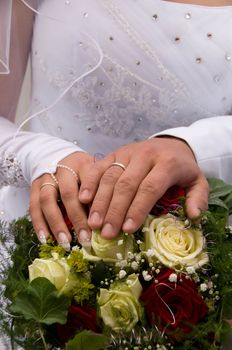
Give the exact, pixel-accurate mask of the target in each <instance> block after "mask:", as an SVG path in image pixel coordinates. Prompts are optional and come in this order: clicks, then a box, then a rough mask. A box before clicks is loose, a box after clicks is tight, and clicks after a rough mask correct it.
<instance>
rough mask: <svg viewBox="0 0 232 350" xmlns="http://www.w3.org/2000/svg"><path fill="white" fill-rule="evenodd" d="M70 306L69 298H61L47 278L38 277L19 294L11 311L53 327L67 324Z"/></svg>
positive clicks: (62, 296)
mask: <svg viewBox="0 0 232 350" xmlns="http://www.w3.org/2000/svg"><path fill="white" fill-rule="evenodd" d="M69 305H70V300H69V298H68V297H66V296H64V295H61V296H59V294H58V292H57V289H56V288H55V286H54V285H53V284H52V283H51V282H50V281H49V280H48V279H47V278H44V277H38V278H36V279H34V280H33V281H32V282H31V283H30V284H29V285H28V286H27V288H25V290H24V291H22V292H20V293H19V294H18V296H17V297H16V299H15V301H14V302H13V303H12V305H11V307H10V309H11V311H12V312H15V313H17V314H21V315H23V316H24V318H25V319H26V320H35V321H37V322H39V323H45V324H47V325H51V324H52V323H56V322H57V323H61V324H65V323H66V321H67V314H68V308H69Z"/></svg>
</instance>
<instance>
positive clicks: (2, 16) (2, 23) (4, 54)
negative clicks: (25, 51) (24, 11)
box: [0, 0, 12, 74]
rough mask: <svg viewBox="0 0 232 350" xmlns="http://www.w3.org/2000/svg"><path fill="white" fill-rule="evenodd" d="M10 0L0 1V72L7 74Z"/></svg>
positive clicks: (8, 70)
mask: <svg viewBox="0 0 232 350" xmlns="http://www.w3.org/2000/svg"><path fill="white" fill-rule="evenodd" d="M11 10H12V0H1V2H0V74H9V72H10V68H9V53H10V31H11Z"/></svg>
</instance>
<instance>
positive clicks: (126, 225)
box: [122, 218, 135, 232]
mask: <svg viewBox="0 0 232 350" xmlns="http://www.w3.org/2000/svg"><path fill="white" fill-rule="evenodd" d="M134 228H135V222H134V220H133V219H131V218H129V219H127V220H126V221H125V222H124V224H123V226H122V229H123V231H124V232H127V231H131V230H134Z"/></svg>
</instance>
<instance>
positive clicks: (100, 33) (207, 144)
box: [0, 0, 232, 219]
mask: <svg viewBox="0 0 232 350" xmlns="http://www.w3.org/2000/svg"><path fill="white" fill-rule="evenodd" d="M23 2H24V4H25V6H29V7H30V8H31V10H33V11H34V12H35V21H34V33H33V40H32V50H31V62H32V98H31V108H30V111H29V112H28V114H27V118H26V117H25V118H26V122H27V124H28V125H29V129H30V131H31V132H33V133H35V134H33V133H32V134H31V133H28V134H27V133H26V134H22V132H21V131H20V130H18V131H16V129H14V127H12V128H13V129H14V131H13V129H12V131H11V132H10V131H7V132H8V134H7V135H8V136H7V141H6V138H5V139H4V138H2V139H1V136H0V153H1V149H2V150H4V152H6V151H7V150H10V151H11V153H12V154H14V157H15V159H16V160H17V159H19V162H18V163H17V166H18V168H17V172H18V173H20V172H21V175H20V181H19V182H18V180H17V179H16V181H15V183H12V181H11V182H10V184H11V185H12V184H13V185H18V186H19V187H20V189H15V188H14V189H11V188H9V187H7V188H4V189H3V190H2V191H0V212H1V213H2V218H7V219H11V218H12V216H18V215H20V214H21V213H22V212H23V211H25V210H26V208H27V205H28V204H27V199H25V197H28V188H26V189H24V190H22V187H23V186H24V185H26V186H29V185H30V184H31V182H32V181H33V180H34V179H35V178H37V177H38V176H40V175H41V174H43V173H45V172H47V171H49V169H53V170H55V167H56V163H57V162H58V161H59V160H61V159H62V158H64V156H65V155H67V154H70V153H72V152H74V151H75V150H80V149H82V150H84V151H86V152H89V153H91V154H95V153H102V154H107V153H108V152H110V151H112V150H114V149H117V148H118V147H120V146H122V145H123V144H127V143H130V142H137V141H139V140H143V139H146V138H148V137H149V136H151V135H154V134H159V133H161V134H168V135H173V136H177V137H180V138H182V139H185V140H186V141H187V142H188V143H189V144H190V146H191V147H192V149H193V151H194V152H195V155H196V158H197V160H198V163H199V165H200V167H201V168H202V170H203V171H204V173H205V174H206V175H207V176H218V177H221V178H223V179H224V180H226V181H230V182H232V175H231V171H230V167H231V165H232V142H231V140H230V135H231V132H232V117H231V114H232V94H231V91H232V20H231V18H232V6H226V7H207V6H198V5H187V4H178V3H172V2H170V1H162V0H126V1H125V0H94V1H93V0H84V1H81V0H80V1H74V0H49V1H48V0H43V1H38V2H37V6H35V4H34V3H32V2H29V1H23ZM2 3H4V1H3V2H2ZM2 3H1V4H2ZM5 4H8V6H6V8H5V13H7V14H8V17H7V16H6V19H7V18H8V25H7V26H6V27H7V28H9V18H10V5H9V4H10V1H8V0H5ZM1 13H2V12H1ZM8 33H9V30H8ZM6 37H8V40H5V50H3V49H2V48H1V47H0V59H1V60H2V61H3V62H5V63H6V67H7V62H8V59H7V57H8V56H7V52H8V51H9V50H8V49H9V35H8V36H7V35H5V38H6ZM0 42H1V41H0ZM7 42H8V43H7ZM4 52H5V53H4ZM18 59H20V58H18ZM1 123H2V124H1ZM1 123H0V127H1V130H3V132H4V130H9V129H10V128H11V127H9V125H8V126H6V124H4V122H3V121H1ZM33 135H36V140H35V139H34V137H33ZM50 135H51V136H52V137H53V138H51V139H50V137H51V136H50ZM61 139H62V142H64V143H61ZM22 143H23V147H22ZM35 145H36V146H35ZM61 145H62V147H61ZM18 149H20V152H18V151H17V150H18ZM64 149H66V151H64ZM4 154H5V153H4ZM180 156H181V155H180ZM17 157H18V158H17ZM6 163H7V162H6V161H5V162H2V169H1V165H0V174H1V177H2V179H3V180H2V181H1V183H2V184H4V185H6V184H7V176H6V175H7V171H8V169H9V163H8V165H7V164H6ZM142 163H143V160H142V159H141V166H142ZM15 169H16V168H15V167H13V170H12V171H13V172H14V171H15ZM16 178H17V177H16ZM11 180H12V177H11ZM21 180H22V181H21ZM23 182H24V184H23ZM22 191H23V193H24V195H22ZM22 198H23V200H22ZM18 202H19V203H20V210H19V209H18ZM22 202H23V203H24V205H22Z"/></svg>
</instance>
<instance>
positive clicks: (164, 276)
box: [141, 269, 208, 333]
mask: <svg viewBox="0 0 232 350" xmlns="http://www.w3.org/2000/svg"><path fill="white" fill-rule="evenodd" d="M171 274H176V272H175V271H173V270H170V269H164V270H163V271H161V272H160V273H159V275H157V277H156V280H157V281H158V283H155V281H154V282H153V283H152V284H151V285H150V286H149V287H148V288H147V289H145V290H144V292H143V293H142V295H141V300H142V301H143V303H144V308H145V312H146V316H147V319H148V321H149V323H150V324H151V325H156V326H158V327H159V328H160V329H161V330H165V331H166V332H170V331H174V330H176V329H179V330H181V333H189V332H191V331H192V327H191V325H197V324H198V323H199V322H200V321H201V320H202V319H203V318H204V317H205V316H206V314H207V312H208V307H207V305H206V304H205V302H204V300H203V299H202V297H201V295H200V294H199V293H198V290H197V285H196V283H195V282H193V281H192V280H191V279H186V277H185V276H184V275H183V274H181V276H180V275H177V276H178V277H177V282H176V283H175V282H170V281H169V276H170V275H171ZM157 281H156V282H157Z"/></svg>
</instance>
